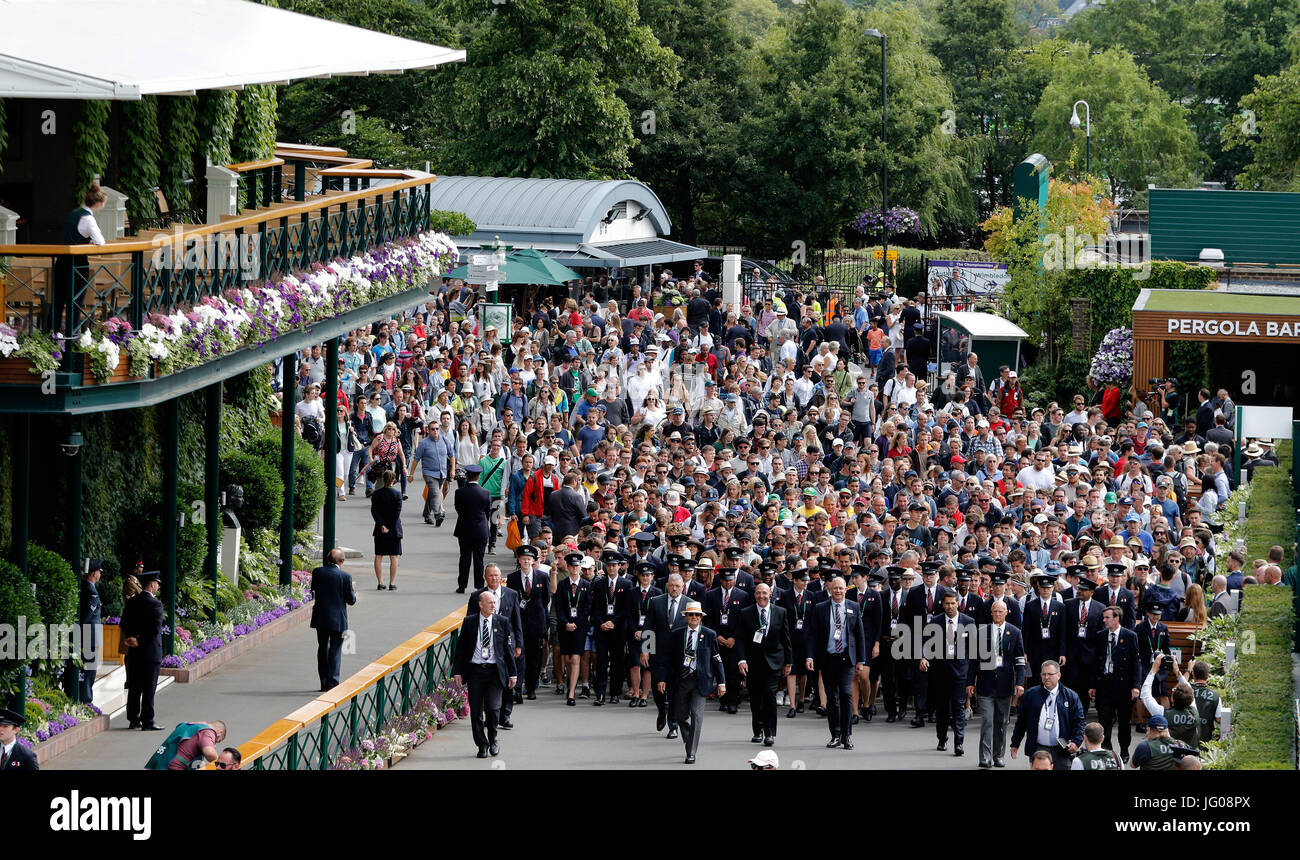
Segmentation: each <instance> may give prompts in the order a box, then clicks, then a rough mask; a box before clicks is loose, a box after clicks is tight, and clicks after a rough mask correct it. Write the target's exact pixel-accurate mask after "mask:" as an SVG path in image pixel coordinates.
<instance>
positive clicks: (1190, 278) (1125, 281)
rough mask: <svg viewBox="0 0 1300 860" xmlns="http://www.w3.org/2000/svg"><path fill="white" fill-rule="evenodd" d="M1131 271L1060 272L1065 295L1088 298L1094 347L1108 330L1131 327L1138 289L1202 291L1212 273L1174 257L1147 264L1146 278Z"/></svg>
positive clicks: (1213, 275)
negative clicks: (1147, 274) (1139, 278)
mask: <svg viewBox="0 0 1300 860" xmlns="http://www.w3.org/2000/svg"><path fill="white" fill-rule="evenodd" d="M1134 274H1135V271H1134V270H1132V269H1071V270H1069V271H1067V272H1065V273H1064V275H1065V277H1064V281H1063V289H1064V291H1065V294H1066V295H1067V296H1069V297H1071V298H1085V299H1088V301H1089V309H1090V311H1091V314H1092V346H1093V348H1094V349H1096V348H1097V346H1098V345H1100V344H1101V339H1102V338H1103V337H1104V336H1105V335H1106V332H1108V331H1110V330H1111V329H1113V328H1118V327H1120V326H1124V327H1126V328H1131V327H1132V326H1133V303H1134V302H1135V301H1137V297H1138V293H1139V292H1141V291H1142V290H1204V289H1206V288H1207V287H1209V285H1210V284H1211V283H1212V282H1213V281H1214V278H1215V274H1216V273H1215V271H1214V270H1213V269H1208V268H1203V267H1201V266H1189V265H1188V264H1187V263H1183V262H1179V261H1176V260H1156V261H1153V262H1152V263H1151V276H1150V277H1149V278H1146V279H1145V280H1141V281H1138V280H1134V278H1133V275H1134ZM1068 331H1069V330H1068V328H1066V330H1065V332H1064V336H1067V337H1068Z"/></svg>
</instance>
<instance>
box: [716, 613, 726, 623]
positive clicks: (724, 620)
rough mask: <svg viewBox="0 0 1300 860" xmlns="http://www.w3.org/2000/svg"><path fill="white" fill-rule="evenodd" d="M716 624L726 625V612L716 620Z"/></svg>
mask: <svg viewBox="0 0 1300 860" xmlns="http://www.w3.org/2000/svg"><path fill="white" fill-rule="evenodd" d="M718 623H719V624H726V623H727V613H726V612H724V613H722V616H721V617H720V618H719V619H718Z"/></svg>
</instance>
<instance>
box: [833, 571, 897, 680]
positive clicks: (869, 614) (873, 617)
mask: <svg viewBox="0 0 1300 860" xmlns="http://www.w3.org/2000/svg"><path fill="white" fill-rule="evenodd" d="M881 595H882V592H879V591H876V590H875V589H873V588H867V589H866V590H865V591H858V589H857V588H856V587H855V588H850V589H849V590H848V591H846V592H845V593H844V599H845V600H851V601H853V602H854V603H856V604H857V605H858V606H859V607H860V608H861V609H862V636H863V638H864V639H866V641H867V665H868V666H870V665H871V651H872V648H873V646H874V645H875V644H876V643H877V642H879V641H880V638H881V636H882V635H884V634H886V633H888V632H889V625H888V624H887V623H885V621H884V618H885V604H884V602H883V601H882V600H881ZM882 628H883V630H882Z"/></svg>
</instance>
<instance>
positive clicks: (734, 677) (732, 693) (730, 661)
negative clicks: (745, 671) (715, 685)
mask: <svg viewBox="0 0 1300 860" xmlns="http://www.w3.org/2000/svg"><path fill="white" fill-rule="evenodd" d="M718 653H719V654H721V655H722V668H723V677H724V679H725V680H724V681H723V683H724V684H726V685H727V692H726V693H724V694H723V696H722V704H723V705H725V706H727V707H734V706H735V704H736V703H737V702H739V701H740V655H741V647H736V648H728V647H726V646H725V645H721V644H719V645H718Z"/></svg>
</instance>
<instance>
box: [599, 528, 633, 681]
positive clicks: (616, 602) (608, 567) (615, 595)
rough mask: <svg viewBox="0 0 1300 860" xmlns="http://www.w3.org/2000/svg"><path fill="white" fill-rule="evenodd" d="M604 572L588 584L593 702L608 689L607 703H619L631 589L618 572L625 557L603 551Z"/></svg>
mask: <svg viewBox="0 0 1300 860" xmlns="http://www.w3.org/2000/svg"><path fill="white" fill-rule="evenodd" d="M600 561H601V564H603V565H604V573H603V575H602V576H599V577H597V578H596V579H595V580H594V581H593V582H592V586H591V629H592V630H594V631H596V700H595V701H594V702H592V704H593V705H603V704H605V691H606V690H608V691H609V701H610V704H618V694H619V692H620V691H622V689H623V679H624V677H625V676H626V674H627V673H626V672H625V671H624V668H625V666H624V657H623V644H624V642H626V641H627V621H628V618H627V616H628V612H629V611H630V604H629V601H628V595H629V594H631V592H632V581H631V580H630V579H628V578H627V577H625V576H622V575H620V574H621V571H622V568H623V564H624V562H625V561H626V557H625V556H624V555H623V553H621V552H619V551H618V550H605V551H604V552H602V553H601V556H600Z"/></svg>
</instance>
